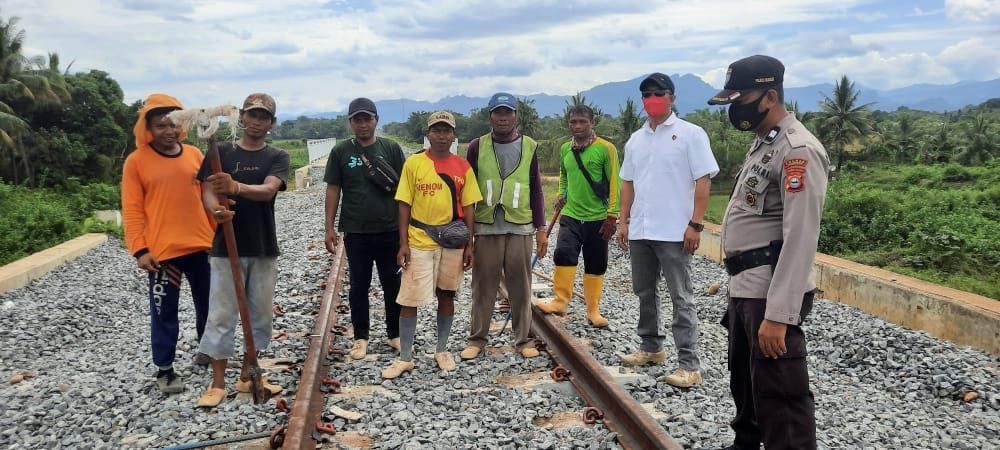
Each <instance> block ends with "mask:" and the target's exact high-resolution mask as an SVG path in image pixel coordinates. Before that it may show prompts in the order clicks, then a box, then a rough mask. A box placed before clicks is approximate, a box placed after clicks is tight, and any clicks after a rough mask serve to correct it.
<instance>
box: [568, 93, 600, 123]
mask: <svg viewBox="0 0 1000 450" xmlns="http://www.w3.org/2000/svg"><path fill="white" fill-rule="evenodd" d="M565 103H566V107H565V108H563V119H564V120H565V121H566V122H567V123H568V122H569V110H571V109H573V107H574V106H576V105H587V106H589V107H590V109H592V110H593V111H594V125H595V126H596V125H597V124H598V123H600V121H601V116H603V115H604V112H603V111H601V108H599V107H598V106H597V105H595V104H593V103H590V102H588V101H587V97H586V96H584V95H583V94H581V93H580V92H579V91H577V93H576V95H574V96H572V97H570V99H569V100H566V102H565Z"/></svg>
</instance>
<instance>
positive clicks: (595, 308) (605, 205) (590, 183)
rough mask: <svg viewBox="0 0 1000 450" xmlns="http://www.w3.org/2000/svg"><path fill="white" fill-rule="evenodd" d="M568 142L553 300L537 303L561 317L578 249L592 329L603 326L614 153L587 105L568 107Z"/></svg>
mask: <svg viewBox="0 0 1000 450" xmlns="http://www.w3.org/2000/svg"><path fill="white" fill-rule="evenodd" d="M569 129H570V132H571V133H572V134H573V140H571V141H569V142H566V143H565V144H563V145H562V148H561V149H560V150H559V195H558V197H557V198H556V208H557V209H558V208H561V209H562V217H561V218H560V219H559V237H558V238H557V240H556V251H555V253H554V254H553V256H552V259H553V261H554V262H555V266H556V267H555V274H554V276H553V280H554V281H553V283H552V289H553V291H554V292H555V298H554V299H552V300H550V301H548V302H544V303H539V304H538V309H540V310H542V311H544V312H546V313H555V314H566V311H567V309H568V307H569V299H570V295H572V293H573V281H574V280H575V278H576V266H577V264H578V261H579V257H580V251H581V250H582V251H583V297H584V302H585V303H586V305H587V320H588V321H590V324H591V325H593V326H595V327H606V326H608V320H607V319H605V318H604V317H602V316H601V313H600V304H601V291H602V290H603V288H604V272H605V271H607V268H608V240H609V239H611V237H613V236H614V234H615V231H616V230H617V226H616V221H617V220H618V187H619V180H618V151H617V150H616V149H615V146H614V144H612V143H610V142H608V141H607V140H604V139H602V138H599V137H597V135H596V134H594V111H593V110H592V109H591V108H590V107H588V106H586V105H576V106H574V107H573V108H572V109H570V113H569Z"/></svg>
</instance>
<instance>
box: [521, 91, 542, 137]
mask: <svg viewBox="0 0 1000 450" xmlns="http://www.w3.org/2000/svg"><path fill="white" fill-rule="evenodd" d="M538 125H539V123H538V110H536V109H535V100H533V99H529V98H528V97H522V98H519V99H517V128H518V129H519V130H520V132H521V133H522V134H526V135H528V136H535V135H536V134H537V132H538V131H539V130H538Z"/></svg>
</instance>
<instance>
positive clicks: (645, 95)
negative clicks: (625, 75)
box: [642, 89, 673, 98]
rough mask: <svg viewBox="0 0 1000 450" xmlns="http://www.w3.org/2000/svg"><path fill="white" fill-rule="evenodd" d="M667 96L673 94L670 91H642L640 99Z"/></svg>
mask: <svg viewBox="0 0 1000 450" xmlns="http://www.w3.org/2000/svg"><path fill="white" fill-rule="evenodd" d="M667 94H673V92H670V89H657V90H655V91H642V98H649V96H651V95H656V96H657V97H663V96H664V95H667Z"/></svg>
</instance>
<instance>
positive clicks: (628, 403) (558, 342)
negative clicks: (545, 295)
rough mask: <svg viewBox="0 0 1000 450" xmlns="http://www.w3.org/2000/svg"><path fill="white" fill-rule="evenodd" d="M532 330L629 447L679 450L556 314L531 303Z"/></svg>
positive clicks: (675, 443)
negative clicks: (563, 325) (570, 333)
mask: <svg viewBox="0 0 1000 450" xmlns="http://www.w3.org/2000/svg"><path fill="white" fill-rule="evenodd" d="M532 309H533V311H532V321H531V324H532V325H531V329H532V332H534V333H535V336H537V337H539V338H541V339H542V340H544V341H545V348H546V350H547V351H548V352H549V355H551V356H552V359H554V360H555V361H556V363H557V364H560V365H562V366H563V367H565V368H567V369H569V371H570V375H569V380H570V382H572V383H573V386H575V387H576V390H577V391H578V392H579V393H580V396H582V397H583V399H584V400H585V401H586V402H587V404H589V405H590V406H593V407H596V408H598V409H600V410H601V412H602V413H604V419H603V421H604V425H606V426H607V427H608V428H609V429H611V430H612V431H614V432H615V433H617V434H618V443H619V444H621V445H622V447H624V448H626V449H636V450H639V449H643V450H645V449H654V448H655V449H669V450H680V449H681V446H680V445H679V444H678V443H677V442H676V441H674V439H673V438H671V437H670V435H669V434H667V432H666V430H664V429H663V427H661V426H660V424H659V423H657V422H656V419H653V416H652V415H650V414H649V412H647V411H646V410H645V409H643V407H642V405H640V404H639V402H637V401H636V400H635V399H634V398H632V396H631V395H629V393H628V392H627V391H625V389H624V388H622V387H621V386H619V385H618V383H616V382H615V381H614V380H613V379H612V378H611V375H609V374H608V373H607V372H606V371H605V370H604V367H603V366H602V365H601V364H600V363H599V362H598V361H597V360H596V359H594V357H593V356H591V354H590V353H588V352H585V351H583V350H580V349H579V348H578V347H577V346H576V345H574V342H575V338H573V337H572V336H570V335H568V334H566V332H565V331H563V328H562V326H560V325H559V324H558V323H557V319H555V318H554V317H553V316H551V315H548V314H545V313H543V312H542V311H541V310H539V309H538V307H537V306H534V305H532Z"/></svg>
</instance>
